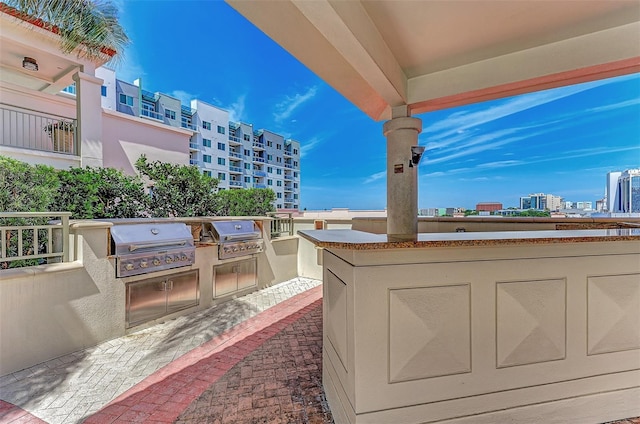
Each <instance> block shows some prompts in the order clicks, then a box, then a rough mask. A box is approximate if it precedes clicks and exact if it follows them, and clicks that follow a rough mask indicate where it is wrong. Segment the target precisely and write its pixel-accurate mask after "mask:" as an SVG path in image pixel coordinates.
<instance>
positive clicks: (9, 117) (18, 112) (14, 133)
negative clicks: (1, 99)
mask: <svg viewBox="0 0 640 424" xmlns="http://www.w3.org/2000/svg"><path fill="white" fill-rule="evenodd" d="M0 113H1V118H0V144H1V145H3V146H8V147H17V148H21V149H30V150H38V151H43V152H54V153H62V154H67V155H76V156H77V155H78V152H79V150H78V143H77V121H76V120H75V119H73V118H68V117H65V116H58V115H53V114H45V113H41V112H38V111H35V110H31V109H24V108H19V107H16V106H11V105H7V104H0Z"/></svg>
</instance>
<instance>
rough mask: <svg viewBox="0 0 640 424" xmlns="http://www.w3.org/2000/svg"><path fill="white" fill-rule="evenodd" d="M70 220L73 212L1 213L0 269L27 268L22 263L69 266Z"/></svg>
mask: <svg viewBox="0 0 640 424" xmlns="http://www.w3.org/2000/svg"><path fill="white" fill-rule="evenodd" d="M70 216H71V213H70V212H2V213H0V237H1V239H2V241H1V246H0V269H3V268H12V267H14V266H16V264H19V265H20V266H24V265H25V264H24V263H20V262H21V261H27V262H26V265H39V264H40V263H45V262H69V217H70ZM52 219H59V220H60V222H59V223H57V222H51V220H52Z"/></svg>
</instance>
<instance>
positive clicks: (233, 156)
mask: <svg viewBox="0 0 640 424" xmlns="http://www.w3.org/2000/svg"><path fill="white" fill-rule="evenodd" d="M229 156H231V157H232V158H238V159H242V153H236V152H229Z"/></svg>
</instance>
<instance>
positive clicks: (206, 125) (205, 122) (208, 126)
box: [202, 121, 211, 130]
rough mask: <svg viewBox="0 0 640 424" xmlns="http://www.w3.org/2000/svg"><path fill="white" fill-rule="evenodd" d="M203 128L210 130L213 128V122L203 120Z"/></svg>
mask: <svg viewBox="0 0 640 424" xmlns="http://www.w3.org/2000/svg"><path fill="white" fill-rule="evenodd" d="M202 128H204V129H205V130H210V129H211V122H207V121H202Z"/></svg>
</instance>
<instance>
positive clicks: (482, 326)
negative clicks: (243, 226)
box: [300, 230, 640, 424]
mask: <svg viewBox="0 0 640 424" xmlns="http://www.w3.org/2000/svg"><path fill="white" fill-rule="evenodd" d="M300 235H301V236H302V237H304V238H306V239H308V240H310V241H312V242H314V243H315V244H316V246H317V247H320V248H323V252H322V262H323V279H324V300H323V305H324V331H323V333H324V340H323V341H324V351H323V384H324V387H325V392H326V394H327V399H328V401H329V405H330V407H331V411H332V413H333V416H334V418H335V421H336V423H338V424H340V423H380V424H388V423H394V424H401V423H432V422H434V423H445V422H446V423H474V424H477V423H503V422H518V423H540V422H544V423H572V422H573V423H581V424H583V423H602V422H606V421H611V420H614V419H621V418H628V417H634V416H639V415H640V231H638V230H585V231H528V232H509V233H462V234H451V233H447V234H420V235H418V236H417V237H416V239H415V240H413V241H401V242H395V241H389V240H386V236H385V235H375V234H369V233H362V232H358V231H351V230H333V231H331V230H320V231H301V232H300Z"/></svg>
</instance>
